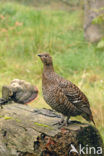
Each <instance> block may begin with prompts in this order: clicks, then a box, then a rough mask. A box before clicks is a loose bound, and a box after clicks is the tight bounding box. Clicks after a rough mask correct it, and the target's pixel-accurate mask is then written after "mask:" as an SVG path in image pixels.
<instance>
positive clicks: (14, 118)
mask: <svg viewBox="0 0 104 156" xmlns="http://www.w3.org/2000/svg"><path fill="white" fill-rule="evenodd" d="M59 120H60V115H59V114H57V113H55V112H54V111H51V110H47V109H35V110H34V109H33V108H31V107H29V106H25V105H21V104H15V103H12V104H8V105H5V106H3V109H0V156H23V155H24V156H30V155H31V156H32V155H33V156H40V155H41V156H42V155H43V156H44V155H45V156H49V155H50V156H55V155H58V156H67V155H80V154H77V153H74V154H73V153H70V154H68V153H69V152H70V149H71V144H73V145H74V146H75V147H76V149H77V150H79V149H78V148H79V144H81V145H82V146H86V145H88V146H91V147H96V148H97V147H101V148H102V149H103V143H102V139H101V137H100V135H99V133H98V131H97V129H96V128H94V127H93V126H91V125H89V124H82V123H76V122H75V123H74V122H72V123H71V124H69V126H68V127H63V128H61V129H59V128H58V127H59V126H58V125H55V126H53V124H55V123H56V122H58V121H59ZM47 153H48V154H47ZM82 155H83V154H82ZM96 156H97V154H96Z"/></svg>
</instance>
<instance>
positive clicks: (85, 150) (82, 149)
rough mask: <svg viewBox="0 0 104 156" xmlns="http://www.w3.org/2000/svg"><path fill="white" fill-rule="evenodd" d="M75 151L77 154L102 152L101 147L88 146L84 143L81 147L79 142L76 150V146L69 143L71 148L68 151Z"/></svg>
mask: <svg viewBox="0 0 104 156" xmlns="http://www.w3.org/2000/svg"><path fill="white" fill-rule="evenodd" d="M72 152H75V153H77V154H95V155H96V154H102V152H103V150H102V147H97V148H95V147H89V146H88V145H86V146H85V147H83V146H82V145H81V144H79V147H78V150H77V149H76V147H75V146H74V145H73V144H71V150H70V152H69V154H70V153H72Z"/></svg>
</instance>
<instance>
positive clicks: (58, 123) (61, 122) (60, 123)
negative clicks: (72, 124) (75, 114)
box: [52, 121, 64, 126]
mask: <svg viewBox="0 0 104 156" xmlns="http://www.w3.org/2000/svg"><path fill="white" fill-rule="evenodd" d="M63 123H64V121H59V122H56V123H54V124H52V125H53V126H55V125H62V124H63Z"/></svg>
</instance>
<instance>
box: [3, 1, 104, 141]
mask: <svg viewBox="0 0 104 156" xmlns="http://www.w3.org/2000/svg"><path fill="white" fill-rule="evenodd" d="M77 2H78V1H76V4H75V1H74V3H73V2H72V1H70V3H71V4H72V6H74V5H76V6H74V7H70V6H68V4H66V3H62V2H60V1H58V0H57V1H51V2H50V3H49V1H48V0H47V1H45V3H43V1H42V0H40V1H38V3H37V1H35V0H23V1H22V0H11V1H6V0H5V1H4V0H2V1H1V2H0V89H1V88H2V86H3V85H4V84H5V85H6V84H9V83H10V82H11V81H12V80H13V79H15V78H19V79H24V80H26V81H29V82H31V83H32V84H34V85H36V86H37V87H38V89H39V97H38V99H37V100H36V101H34V102H33V103H31V104H30V106H32V107H37V108H43V107H48V108H49V106H48V105H47V104H46V103H45V102H44V100H43V98H42V91H41V74H42V63H41V61H40V59H39V58H38V57H37V54H38V53H42V52H49V53H50V54H51V55H52V57H53V60H54V67H55V70H56V72H57V73H59V74H60V75H62V76H63V77H64V78H66V79H68V80H70V81H72V82H73V83H75V84H76V85H78V86H79V87H80V88H81V90H82V91H83V92H84V93H85V94H86V95H87V97H88V99H89V101H90V105H91V109H92V112H93V116H94V120H95V122H96V126H97V128H98V129H99V130H100V133H101V134H102V136H103V139H104V49H98V48H97V45H96V44H91V43H88V42H87V41H86V40H85V39H84V32H83V7H80V6H77ZM0 93H1V92H0ZM77 119H78V120H81V121H84V119H82V118H81V117H77ZM84 122H86V121H84Z"/></svg>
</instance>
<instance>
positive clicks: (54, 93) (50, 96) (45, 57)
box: [38, 53, 95, 125]
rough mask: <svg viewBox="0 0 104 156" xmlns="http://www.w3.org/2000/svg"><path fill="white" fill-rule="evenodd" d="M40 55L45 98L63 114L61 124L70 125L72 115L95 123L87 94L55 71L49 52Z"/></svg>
mask: <svg viewBox="0 0 104 156" xmlns="http://www.w3.org/2000/svg"><path fill="white" fill-rule="evenodd" d="M38 56H39V57H40V59H41V61H42V63H43V72H42V93H43V98H44V100H45V102H46V103H47V104H48V105H49V106H50V107H51V108H52V109H53V110H55V111H57V112H58V113H61V114H62V117H61V120H60V124H62V123H64V124H66V125H68V124H69V119H70V117H74V116H78V115H81V116H82V117H83V118H84V119H85V120H87V121H88V122H91V121H92V122H93V123H94V125H95V122H94V120H93V115H92V112H91V109H90V104H89V101H88V98H87V97H86V95H85V94H84V93H83V92H82V91H81V90H80V89H79V88H78V87H77V86H76V85H75V84H74V83H72V82H71V81H69V80H66V79H64V78H63V77H61V76H60V75H58V74H57V73H56V72H55V71H54V66H53V60H52V57H51V56H50V54H49V53H41V54H38ZM65 117H66V120H64V118H65Z"/></svg>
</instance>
